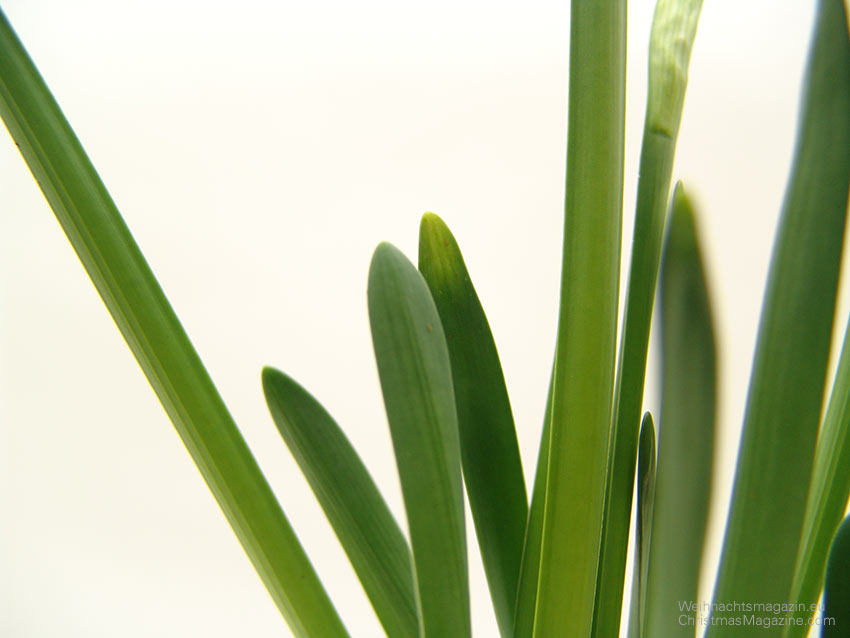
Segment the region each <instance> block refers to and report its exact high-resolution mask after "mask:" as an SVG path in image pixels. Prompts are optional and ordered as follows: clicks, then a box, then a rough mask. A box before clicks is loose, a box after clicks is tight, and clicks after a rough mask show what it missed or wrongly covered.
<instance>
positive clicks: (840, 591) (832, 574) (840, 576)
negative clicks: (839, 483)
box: [822, 517, 850, 638]
mask: <svg viewBox="0 0 850 638" xmlns="http://www.w3.org/2000/svg"><path fill="white" fill-rule="evenodd" d="M823 605H824V612H823V616H824V620H825V622H824V625H823V634H822V635H823V638H847V636H850V517H847V518H845V519H844V522H843V523H842V524H841V526H840V527H839V528H838V532H836V534H835V540H833V541H832V548H831V549H830V550H829V563H828V564H827V568H826V584H825V585H824V594H823ZM826 619H829V622H826Z"/></svg>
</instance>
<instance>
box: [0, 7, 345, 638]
mask: <svg viewBox="0 0 850 638" xmlns="http://www.w3.org/2000/svg"><path fill="white" fill-rule="evenodd" d="M0 116H2V118H3V120H4V122H5V124H6V126H7V128H8V129H9V132H10V133H11V135H12V138H13V139H14V140H15V143H16V144H17V145H18V147H19V148H20V150H21V153H22V154H23V156H24V159H25V160H26V162H27V164H28V165H29V168H30V170H31V171H32V173H33V176H34V177H35V179H36V181H37V182H38V184H39V186H40V187H41V190H42V192H43V193H44V196H45V197H46V198H47V201H48V203H49V204H50V207H51V208H52V209H53V212H54V213H55V214H56V218H57V219H58V220H59V223H60V224H61V226H62V229H63V230H64V231H65V234H66V235H67V236H68V240H69V241H70V242H71V245H72V246H73V248H74V250H75V251H76V253H77V255H78V256H79V258H80V261H81V262H82V264H83V266H84V267H85V269H86V272H88V274H89V277H91V280H92V282H93V283H94V285H95V287H96V288H97V291H98V293H99V294H100V296H101V298H102V299H103V301H104V303H105V304H106V307H107V308H108V310H109V312H110V314H111V315H112V317H113V319H114V320H115V323H116V324H117V326H118V329H119V330H120V331H121V334H122V336H123V337H124V339H125V340H126V342H127V345H129V346H130V349H131V350H132V352H133V355H134V356H135V357H136V360H137V361H138V362H139V365H140V366H141V368H142V370H143V371H144V373H145V375H146V376H147V378H148V380H149V381H150V383H151V386H153V389H154V391H155V392H156V395H157V397H158V398H159V400H160V402H161V403H162V405H163V407H164V408H165V411H166V412H167V413H168V416H169V417H170V418H171V421H172V422H173V423H174V426H175V428H176V429H177V432H178V434H179V435H180V438H181V439H183V442H184V443H185V445H186V448H187V449H188V451H189V454H190V455H191V456H192V459H193V460H194V461H195V464H196V465H197V466H198V469H199V470H200V471H201V474H202V475H203V477H204V480H205V481H206V483H207V485H208V486H209V488H210V491H212V493H213V496H214V497H215V499H216V501H217V502H218V504H219V506H220V507H221V509H222V511H223V512H224V514H225V516H226V517H227V520H228V522H229V523H230V525H231V527H232V528H233V531H234V532H235V533H236V536H237V538H238V539H239V542H240V543H242V546H243V547H244V548H245V551H246V553H247V554H248V556H249V558H250V559H251V562H252V563H253V564H254V567H255V568H256V570H257V572H258V573H259V575H260V577H261V578H262V580H263V582H264V583H265V585H266V588H267V589H268V590H269V593H270V594H271V596H272V598H273V599H274V601H275V603H276V604H277V606H278V608H279V609H280V611H281V613H282V614H283V616H284V618H286V620H287V622H288V623H289V625H290V627H291V628H292V631H293V632H294V633H295V635H296V636H298V637H299V638H315V637H317V636H321V637H322V638H336V637H341V636H347V633H346V631H345V629H344V627H343V625H342V623H341V621H340V620H339V617H338V616H337V613H336V611H335V610H334V608H333V606H332V605H331V602H330V600H329V599H328V597H327V594H326V593H325V590H324V589H323V587H322V585H321V583H320V582H319V579H318V577H317V576H316V574H315V572H314V571H313V568H312V566H311V565H310V562H309V560H308V559H307V557H306V555H305V554H304V551H303V549H302V548H301V545H300V544H299V542H298V539H297V538H296V537H295V533H294V532H293V530H292V528H291V527H290V525H289V523H288V521H287V520H286V517H285V516H284V514H283V512H282V511H281V509H280V505H279V504H278V502H277V501H276V500H275V498H274V495H273V494H272V491H271V488H270V487H269V485H268V484H267V483H266V480H265V478H264V477H263V475H262V473H261V472H260V469H259V467H258V466H257V463H256V461H255V460H254V457H253V456H252V455H251V453H250V451H249V450H248V447H247V445H246V444H245V441H244V439H243V438H242V436H241V434H240V433H239V430H238V429H237V428H236V425H235V424H234V422H233V419H232V418H231V416H230V414H229V413H228V411H227V408H226V407H225V405H224V402H223V401H222V399H221V397H220V396H219V394H218V391H217V390H216V388H215V386H214V385H213V383H212V381H211V380H210V378H209V375H208V374H207V371H206V369H205V368H204V366H203V364H202V363H201V360H200V358H199V357H198V354H197V353H196V352H195V349H194V348H193V347H192V344H191V342H190V341H189V338H188V337H187V336H186V333H185V332H184V330H183V328H182V326H181V325H180V322H179V321H178V319H177V316H176V315H175V314H174V311H173V309H172V308H171V306H170V305H169V303H168V300H167V299H166V297H165V295H164V294H163V292H162V289H161V288H160V287H159V284H158V283H157V281H156V278H155V277H154V275H153V273H152V272H151V270H150V268H149V267H148V264H147V262H146V261H145V259H144V257H143V256H142V253H141V251H140V250H139V247H138V246H137V245H136V242H135V241H134V240H133V237H132V235H131V234H130V231H129V229H128V228H127V226H126V225H125V223H124V221H123V219H122V218H121V215H120V213H119V212H118V209H117V208H116V207H115V204H114V203H113V201H112V199H111V197H110V196H109V193H108V192H107V191H106V187H105V186H104V185H103V182H101V180H100V177H98V175H97V172H96V171H95V169H94V167H93V166H92V164H91V162H90V161H89V158H88V156H87V155H86V153H85V151H84V150H83V147H82V145H81V144H80V142H79V140H77V138H76V136H75V135H74V132H73V131H72V130H71V126H70V125H69V124H68V122H67V120H66V119H65V117H64V116H63V115H62V112H61V110H60V109H59V106H58V105H57V104H56V101H55V100H54V99H53V96H52V95H51V94H50V91H49V90H48V88H47V86H46V85H45V83H44V81H43V80H42V78H41V76H40V75H39V74H38V71H37V70H36V68H35V66H34V65H33V63H32V60H30V58H29V56H28V55H27V53H26V51H25V50H24V48H23V46H22V45H21V43H20V41H19V40H18V38H17V36H16V35H15V33H14V32H13V30H12V28H11V26H10V25H9V22H8V21H7V20H6V17H5V16H4V15H2V14H0Z"/></svg>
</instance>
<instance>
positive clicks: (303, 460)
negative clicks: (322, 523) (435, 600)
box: [263, 368, 419, 638]
mask: <svg viewBox="0 0 850 638" xmlns="http://www.w3.org/2000/svg"><path fill="white" fill-rule="evenodd" d="M263 391H264V393H265V395H266V402H267V403H268V406H269V410H270V412H271V415H272V418H273V419H274V422H275V425H277V429H278V430H279V431H280V434H281V436H282V437H283V440H284V441H286V445H287V446H288V447H289V450H290V451H291V452H292V455H293V456H294V457H295V460H296V461H297V462H298V465H299V466H300V467H301V470H302V471H303V472H304V476H305V477H306V478H307V481H308V482H309V483H310V487H312V488H313V493H314V494H315V495H316V499H317V500H318V501H319V504H320V505H321V506H322V509H323V510H324V511H325V514H326V515H327V517H328V520H329V521H330V523H331V526H332V527H333V529H334V532H336V535H337V538H339V542H340V543H341V544H342V547H343V549H344V550H345V553H346V554H347V555H348V558H349V560H350V561H351V565H352V567H354V571H355V572H356V573H357V577H358V578H359V579H360V582H361V583H362V584H363V589H364V590H365V591H366V595H367V596H368V597H369V600H370V601H371V603H372V606H373V607H374V608H375V613H376V614H377V616H378V620H380V621H381V624H382V625H383V627H384V631H386V632H387V636H388V637H389V638H397V637H398V638H416V637H417V636H418V635H419V622H418V620H417V617H416V603H415V601H414V596H413V576H412V574H411V571H410V567H411V566H410V548H409V547H408V545H407V541H406V540H405V538H404V536H403V535H402V533H401V530H400V529H399V527H398V523H396V521H395V519H394V518H393V515H392V513H391V512H390V510H389V508H388V507H387V504H386V503H385V502H384V499H383V497H382V496H381V493H380V492H379V491H378V488H377V487H376V486H375V482H374V481H373V480H372V477H371V476H370V475H369V472H368V470H367V469H366V466H364V465H363V462H362V461H361V460H360V457H359V456H358V455H357V452H356V451H355V450H354V448H353V447H352V446H351V443H349V441H348V439H347V438H346V436H345V434H343V432H342V430H340V429H339V426H338V425H337V424H336V422H335V421H334V420H333V418H332V417H331V415H330V414H328V413H327V411H326V410H325V409H324V408H323V407H322V406H321V404H320V403H319V402H318V401H316V399H314V398H313V397H312V395H310V393H308V392H307V391H306V390H305V389H304V388H302V387H301V386H300V385H299V384H298V383H297V382H296V381H295V380H293V379H292V378H290V377H288V376H287V375H285V374H284V373H283V372H280V371H279V370H275V369H274V368H264V369H263Z"/></svg>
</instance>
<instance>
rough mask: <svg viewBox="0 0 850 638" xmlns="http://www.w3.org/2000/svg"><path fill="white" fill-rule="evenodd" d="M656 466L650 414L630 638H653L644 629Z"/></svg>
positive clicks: (643, 444) (644, 431)
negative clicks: (647, 636) (641, 637)
mask: <svg viewBox="0 0 850 638" xmlns="http://www.w3.org/2000/svg"><path fill="white" fill-rule="evenodd" d="M656 467H657V454H656V451H655V426H654V425H653V423H652V415H651V414H650V413H649V412H647V413H646V414H644V415H643V421H642V423H641V426H640V443H639V445H638V464H637V504H636V507H635V513H636V517H637V522H636V524H635V529H636V535H635V565H634V573H633V574H632V598H631V606H630V609H629V638H638V637H639V636H644V635H651V634H645V632H644V626H645V624H646V620H645V619H646V595H647V591H646V582H647V576H648V574H649V565H650V544H651V541H652V513H653V510H654V508H655V485H656V483H655V480H656Z"/></svg>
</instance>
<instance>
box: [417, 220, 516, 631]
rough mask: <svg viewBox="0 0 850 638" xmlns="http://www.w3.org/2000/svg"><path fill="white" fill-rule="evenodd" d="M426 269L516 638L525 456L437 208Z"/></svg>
mask: <svg viewBox="0 0 850 638" xmlns="http://www.w3.org/2000/svg"><path fill="white" fill-rule="evenodd" d="M419 270H420V272H421V273H422V276H423V277H425V281H426V282H427V284H428V287H429V288H430V290H431V295H432V296H433V298H434V302H435V303H436V304H437V311H438V312H439V313H440V322H441V323H442V324H443V330H444V331H445V334H446V344H447V345H448V348H449V357H450V358H451V363H452V380H453V382H454V391H455V403H456V405H457V422H458V427H459V432H460V452H461V461H462V465H463V478H464V483H465V484H466V493H467V495H468V496H469V506H470V509H471V510H472V518H473V521H474V522H475V533H476V536H477V537H478V545H479V548H480V550H481V559H482V561H483V563H484V572H485V573H486V575H487V582H488V584H489V586H490V597H491V598H492V600H493V608H494V609H495V611H496V619H497V620H498V623H499V630H500V632H501V634H502V636H504V638H509V636H510V635H511V633H512V631H513V626H514V607H515V605H516V595H517V579H518V577H519V567H520V560H521V558H522V545H523V538H524V536H525V525H526V519H527V518H528V501H527V498H526V494H525V479H524V478H523V475H522V461H521V460H520V456H519V446H518V445H517V439H516V430H515V429H514V419H513V415H512V414H511V404H510V401H509V400H508V390H507V388H506V387H505V378H504V376H503V374H502V365H501V363H500V362H499V354H498V352H497V351H496V344H495V342H494V341H493V335H492V333H491V332H490V325H489V324H488V322H487V317H486V316H485V315H484V309H483V308H482V307H481V302H480V301H479V300H478V295H477V294H476V293H475V288H473V286H472V281H471V280H470V278H469V272H468V271H467V269H466V264H464V261H463V256H462V255H461V252H460V248H458V245H457V241H455V238H454V236H453V235H452V233H451V231H450V230H449V229H448V227H447V226H446V225H445V223H444V222H443V220H441V219H440V218H439V217H438V216H437V215H434V214H433V213H426V214H425V215H424V216H423V217H422V224H421V225H420V230H419Z"/></svg>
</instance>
